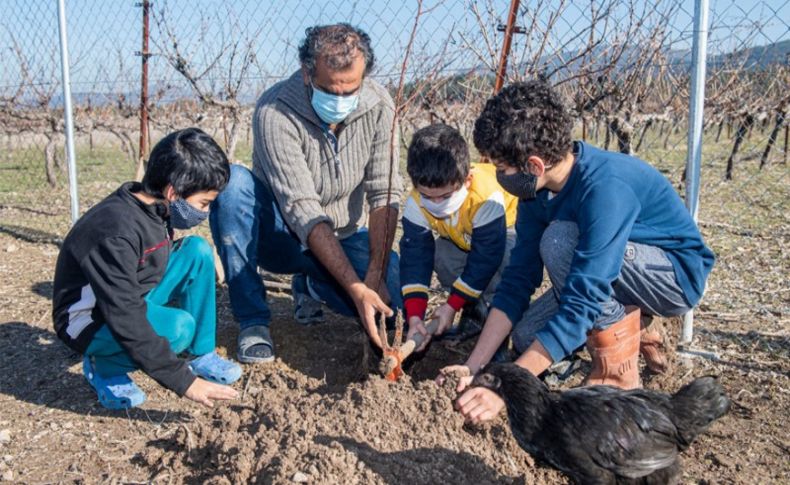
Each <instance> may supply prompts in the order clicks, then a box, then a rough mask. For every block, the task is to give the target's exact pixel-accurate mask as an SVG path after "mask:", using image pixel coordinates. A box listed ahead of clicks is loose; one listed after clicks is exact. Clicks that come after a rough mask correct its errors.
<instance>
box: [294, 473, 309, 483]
mask: <svg viewBox="0 0 790 485" xmlns="http://www.w3.org/2000/svg"><path fill="white" fill-rule="evenodd" d="M292 480H293V481H294V482H295V483H307V482H308V481H309V480H310V479H309V478H308V477H307V475H305V474H304V473H302V472H296V473H294V477H293V478H292Z"/></svg>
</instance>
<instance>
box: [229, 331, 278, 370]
mask: <svg viewBox="0 0 790 485" xmlns="http://www.w3.org/2000/svg"><path fill="white" fill-rule="evenodd" d="M238 344H239V350H238V353H237V358H238V360H239V362H241V363H242V364H260V363H265V362H272V361H273V360H274V342H272V337H271V334H270V333H269V327H266V326H263V325H255V326H254V327H247V328H245V329H243V330H242V331H241V332H239V340H238Z"/></svg>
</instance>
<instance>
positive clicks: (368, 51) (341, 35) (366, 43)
mask: <svg viewBox="0 0 790 485" xmlns="http://www.w3.org/2000/svg"><path fill="white" fill-rule="evenodd" d="M358 54H362V57H364V58H365V75H368V74H370V72H371V71H372V70H373V66H374V65H375V63H376V56H375V55H374V54H373V48H372V47H371V46H370V36H369V35H368V34H366V33H365V32H364V31H363V30H362V29H359V28H357V27H354V26H352V25H350V24H346V23H342V24H335V25H316V26H314V27H309V28H307V29H306V30H305V38H304V40H302V43H301V44H299V62H300V63H301V64H302V66H304V67H305V68H306V69H307V72H308V73H310V76H313V75H315V64H316V62H317V61H318V58H319V57H321V58H323V59H324V60H325V61H326V63H327V66H329V68H330V69H333V70H336V71H340V70H343V69H346V68H347V67H349V66H350V65H351V63H352V62H354V59H355V58H356V57H357V55H358Z"/></svg>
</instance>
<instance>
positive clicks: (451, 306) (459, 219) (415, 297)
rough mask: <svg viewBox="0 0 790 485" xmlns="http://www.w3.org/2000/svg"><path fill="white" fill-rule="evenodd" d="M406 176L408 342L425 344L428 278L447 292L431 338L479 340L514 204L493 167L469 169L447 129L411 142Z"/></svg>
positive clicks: (510, 240) (403, 251) (507, 244)
mask: <svg viewBox="0 0 790 485" xmlns="http://www.w3.org/2000/svg"><path fill="white" fill-rule="evenodd" d="M406 171H407V172H408V173H409V177H410V178H411V182H412V184H413V185H414V189H413V190H412V191H411V194H409V197H408V199H406V207H405V209H404V211H403V219H402V223H403V237H402V238H401V240H400V256H401V258H400V278H401V285H402V292H403V304H404V309H405V311H406V321H407V322H408V324H409V333H408V336H409V337H411V336H412V335H413V334H414V333H416V332H419V333H421V334H422V335H423V336H425V337H427V338H426V339H425V340H424V343H423V344H422V346H421V348H420V349H419V350H422V349H423V348H425V345H427V343H428V341H429V340H430V337H431V335H429V334H428V332H427V330H426V328H425V325H424V322H423V321H424V319H425V310H426V307H427V305H428V287H429V286H430V283H431V275H432V274H433V272H434V271H435V272H436V276H437V277H438V279H439V282H440V283H441V284H442V286H445V287H448V288H450V295H449V296H448V298H447V300H446V301H445V303H444V304H442V305H441V306H439V307H438V308H437V309H436V310H435V311H434V312H433V317H434V318H436V319H438V320H439V325H438V328H437V330H436V332H435V335H442V334H444V335H445V336H452V337H456V338H458V339H462V338H465V337H470V336H472V335H477V333H479V332H480V327H482V325H483V321H485V318H486V315H487V314H488V304H489V303H490V302H491V298H492V297H493V294H494V289H495V288H496V285H497V283H498V282H499V278H500V276H501V273H502V269H503V268H504V266H505V265H506V264H507V260H508V254H509V253H510V250H511V249H512V248H513V245H514V244H515V239H516V235H515V231H514V229H513V226H514V224H515V221H516V205H517V203H518V200H517V199H516V198H515V197H513V196H512V195H510V194H508V193H507V192H505V191H504V190H502V187H500V186H499V184H498V183H497V181H496V175H495V173H494V172H495V170H494V166H493V165H491V164H488V163H484V164H470V162H469V148H468V147H467V145H466V140H464V138H463V136H461V134H460V133H459V132H458V130H456V129H454V128H451V127H450V126H447V125H443V124H436V125H430V126H426V127H425V128H422V129H421V130H418V131H417V132H416V133H415V134H414V137H413V138H412V141H411V144H410V145H409V153H408V157H407V161H406ZM434 233H435V234H436V235H438V237H437V238H434ZM462 310H463V311H462ZM459 311H462V313H461V318H460V321H459V323H458V325H455V326H453V322H454V320H455V315H456V313H457V312H459ZM448 330H450V331H449V332H448Z"/></svg>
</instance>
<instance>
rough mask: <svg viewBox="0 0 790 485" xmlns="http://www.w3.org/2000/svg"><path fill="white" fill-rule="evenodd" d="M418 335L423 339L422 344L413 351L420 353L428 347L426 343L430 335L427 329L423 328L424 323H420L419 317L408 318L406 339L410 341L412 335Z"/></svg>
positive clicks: (429, 339)
mask: <svg viewBox="0 0 790 485" xmlns="http://www.w3.org/2000/svg"><path fill="white" fill-rule="evenodd" d="M416 333H419V334H420V335H422V337H423V341H422V344H420V346H419V347H417V348H416V349H414V351H415V352H422V351H423V350H425V347H426V346H427V345H428V342H430V341H431V334H430V333H429V332H428V329H427V328H425V323H424V322H423V321H422V319H421V318H420V317H409V331H408V332H406V339H407V340H408V339H410V338H411V337H412V335H414V334H416Z"/></svg>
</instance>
